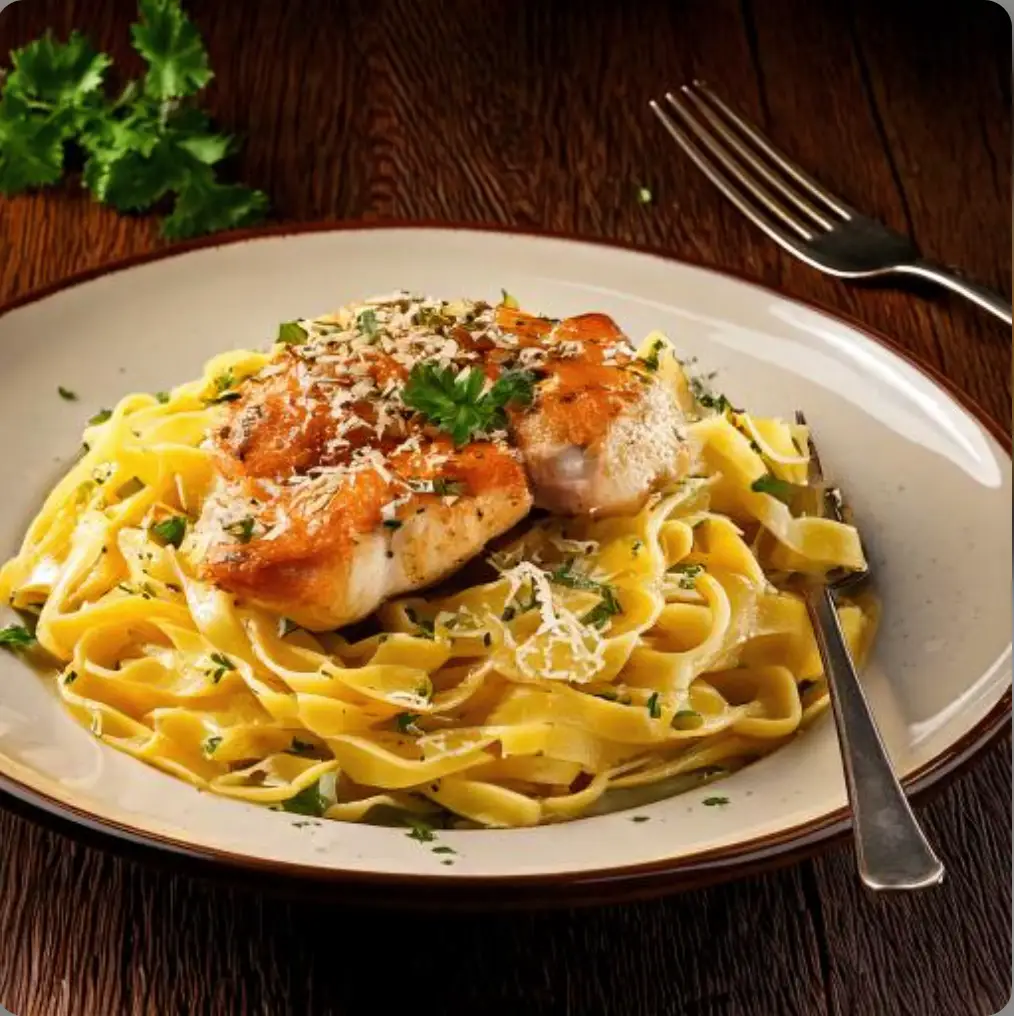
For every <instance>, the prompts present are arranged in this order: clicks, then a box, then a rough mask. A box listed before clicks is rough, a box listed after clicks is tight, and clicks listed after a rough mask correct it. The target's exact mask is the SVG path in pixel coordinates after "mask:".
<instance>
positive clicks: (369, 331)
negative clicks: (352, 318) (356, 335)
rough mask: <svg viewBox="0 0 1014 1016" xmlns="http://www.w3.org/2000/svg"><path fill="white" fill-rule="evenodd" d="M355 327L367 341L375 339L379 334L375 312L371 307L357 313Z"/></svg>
mask: <svg viewBox="0 0 1014 1016" xmlns="http://www.w3.org/2000/svg"><path fill="white" fill-rule="evenodd" d="M356 326H357V327H358V328H359V330H360V331H361V332H362V333H363V335H365V336H366V337H367V338H368V339H375V338H376V337H377V336H378V335H379V334H380V325H379V324H378V323H377V312H376V311H375V310H374V309H373V308H372V307H367V308H366V309H365V310H361V311H360V312H359V314H358V316H357V317H356Z"/></svg>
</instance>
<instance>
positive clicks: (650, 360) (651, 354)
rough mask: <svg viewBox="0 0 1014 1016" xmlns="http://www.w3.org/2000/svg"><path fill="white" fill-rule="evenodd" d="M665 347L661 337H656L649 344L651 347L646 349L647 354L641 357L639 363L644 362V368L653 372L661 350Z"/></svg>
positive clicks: (657, 363)
mask: <svg viewBox="0 0 1014 1016" xmlns="http://www.w3.org/2000/svg"><path fill="white" fill-rule="evenodd" d="M663 349H665V343H664V342H663V341H662V340H661V339H656V340H655V341H654V342H653V343H652V344H651V349H649V350H648V354H647V356H642V357H641V363H642V364H644V369H645V370H649V371H651V372H652V373H653V374H654V373H655V371H656V370H658V367H659V357H660V356H661V354H662V350H663Z"/></svg>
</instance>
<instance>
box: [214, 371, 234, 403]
mask: <svg viewBox="0 0 1014 1016" xmlns="http://www.w3.org/2000/svg"><path fill="white" fill-rule="evenodd" d="M212 384H213V387H214V394H213V395H212V396H211V398H210V399H208V400H207V401H208V403H209V404H210V405H214V404H215V403H218V402H233V401H234V400H236V399H238V398H239V392H237V391H234V389H235V387H236V384H237V381H236V375H235V374H233V372H232V369H231V368H230V369H229V370H227V371H225V372H224V373H222V374H219V375H218V376H217V377H216V378H215V379H214V381H213V382H212Z"/></svg>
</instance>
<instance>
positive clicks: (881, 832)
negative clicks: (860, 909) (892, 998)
mask: <svg viewBox="0 0 1014 1016" xmlns="http://www.w3.org/2000/svg"><path fill="white" fill-rule="evenodd" d="M804 597H805V599H806V607H807V610H808V612H809V614H810V619H811V621H812V622H813V630H814V635H815V636H816V640H817V648H818V649H819V650H820V656H821V660H822V661H823V664H824V673H825V675H826V678H827V684H828V688H829V690H830V693H831V706H832V708H833V709H834V714H835V719H836V721H837V725H838V743H839V746H840V748H841V755H842V762H843V763H844V767H845V783H846V787H847V788H848V795H849V802H850V804H851V805H852V821H853V826H854V831H855V846H856V857H857V859H858V862H859V876H860V878H861V879H862V880H863V882H864V884H865V885H867V886H868V887H869V888H870V889H875V890H883V889H895V890H898V889H923V888H928V887H929V886H932V885H936V884H937V883H938V882H940V881H941V879H942V878H943V875H944V868H943V865H942V864H941V863H940V860H939V859H938V858H937V856H936V854H934V853H933V850H932V848H931V847H930V845H929V843H927V841H926V837H925V836H924V835H923V833H922V830H921V829H920V828H919V823H918V822H917V821H916V818H915V815H913V814H912V809H911V808H910V807H909V804H908V800H907V799H906V797H905V793H904V791H903V790H902V789H901V785H900V784H899V782H898V779H897V777H896V776H895V775H894V769H893V768H892V766H891V761H890V759H889V758H888V757H887V752H886V750H885V749H884V744H883V742H882V741H881V739H880V734H879V732H878V731H877V727H876V724H875V723H874V721H873V715H872V714H871V712H870V707H869V704H868V703H867V701H866V696H865V694H864V693H863V689H862V686H861V685H860V683H859V677H858V674H857V673H856V669H855V666H854V665H853V663H852V657H851V654H850V653H849V651H848V646H847V644H846V642H845V636H844V633H843V632H842V628H841V624H840V623H839V621H838V611H837V610H836V609H835V603H834V597H833V594H832V593H831V591H830V590H829V589H828V588H827V586H826V585H825V584H824V583H816V582H813V583H809V584H808V585H807V586H806V587H805V589H804Z"/></svg>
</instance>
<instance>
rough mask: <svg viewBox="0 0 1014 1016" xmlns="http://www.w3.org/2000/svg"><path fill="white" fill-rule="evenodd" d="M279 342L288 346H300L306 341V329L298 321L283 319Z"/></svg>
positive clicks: (279, 329)
mask: <svg viewBox="0 0 1014 1016" xmlns="http://www.w3.org/2000/svg"><path fill="white" fill-rule="evenodd" d="M276 341H278V342H284V343H285V344H286V345H288V346H300V345H302V344H303V343H304V342H306V329H305V328H303V326H302V325H301V324H300V323H299V322H298V321H283V322H282V323H281V324H280V325H279V326H278V339H277V340H276Z"/></svg>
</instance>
